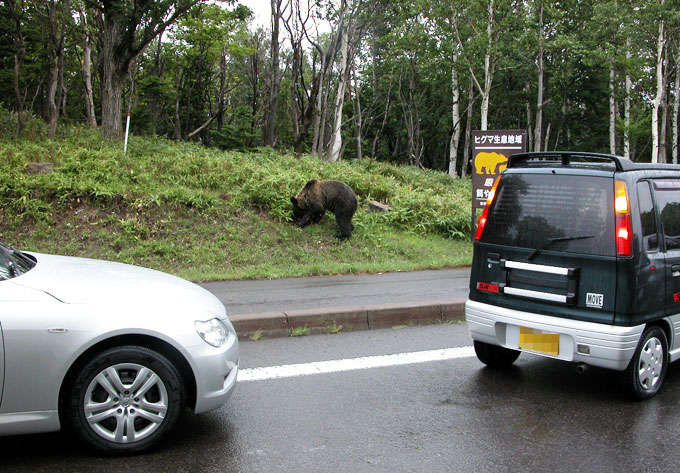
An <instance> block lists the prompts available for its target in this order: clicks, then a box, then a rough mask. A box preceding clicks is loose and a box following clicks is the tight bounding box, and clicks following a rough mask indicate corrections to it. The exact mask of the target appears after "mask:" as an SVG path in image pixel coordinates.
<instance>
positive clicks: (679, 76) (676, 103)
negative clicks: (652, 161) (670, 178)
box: [671, 52, 680, 164]
mask: <svg viewBox="0 0 680 473" xmlns="http://www.w3.org/2000/svg"><path fill="white" fill-rule="evenodd" d="M676 59H677V60H676V64H675V88H674V90H675V97H674V99H673V144H672V151H671V153H672V155H673V164H678V138H679V136H678V135H679V134H680V130H678V127H679V126H680V125H679V124H678V118H679V117H678V115H679V114H680V52H678V53H677V58H676Z"/></svg>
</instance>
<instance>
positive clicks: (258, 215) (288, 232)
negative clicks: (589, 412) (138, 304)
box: [0, 114, 471, 279]
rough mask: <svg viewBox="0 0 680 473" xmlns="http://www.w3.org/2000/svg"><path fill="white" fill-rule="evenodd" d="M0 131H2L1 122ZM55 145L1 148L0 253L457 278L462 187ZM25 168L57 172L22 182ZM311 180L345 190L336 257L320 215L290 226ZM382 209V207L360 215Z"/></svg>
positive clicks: (289, 163)
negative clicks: (453, 270) (348, 226)
mask: <svg viewBox="0 0 680 473" xmlns="http://www.w3.org/2000/svg"><path fill="white" fill-rule="evenodd" d="M0 120H2V117H1V114H0ZM63 135H64V136H63V137H62V138H60V139H54V140H46V139H45V140H35V141H31V140H28V139H23V140H13V139H4V140H0V208H2V212H1V213H0V239H2V240H4V241H6V242H8V243H11V244H13V245H15V246H18V247H23V248H26V249H32V250H34V251H42V252H56V253H61V254H73V255H83V256H94V257H100V258H105V259H115V260H120V261H124V262H129V263H135V264H141V265H145V266H150V267H154V268H158V269H161V270H166V271H170V272H173V273H178V274H181V275H182V276H184V277H188V278H193V279H215V278H229V277H241V278H243V277H282V276H299V275H306V274H333V273H347V272H359V271H385V270H404V269H415V268H428V267H429V268H431V267H442V266H455V265H461V264H467V262H468V261H469V258H470V245H469V243H468V241H467V239H465V240H462V238H464V237H467V236H469V219H470V194H471V186H470V182H469V180H461V179H452V178H450V177H448V176H447V175H445V174H443V173H441V172H436V171H424V170H420V169H416V168H411V167H405V166H395V165H391V164H387V163H382V162H378V161H376V160H373V159H362V160H353V161H340V162H337V163H324V162H322V161H320V160H318V159H315V158H312V157H309V156H300V157H298V156H295V155H292V154H280V153H278V152H276V151H274V150H272V149H270V148H263V149H258V150H256V151H254V152H251V153H247V154H246V153H237V152H225V151H219V150H216V149H210V148H205V147H202V146H200V145H198V144H189V143H174V142H172V141H169V140H166V139H163V138H151V137H138V136H132V137H131V139H130V142H129V148H128V153H127V154H124V153H123V152H122V149H121V148H122V146H121V144H120V143H118V142H112V141H107V140H102V139H101V137H100V136H99V134H98V133H97V132H92V131H88V130H84V129H80V128H78V127H75V128H72V129H67V130H64V131H63ZM30 162H51V163H53V164H54V166H55V167H54V172H52V173H50V174H46V175H28V174H27V173H26V172H25V167H26V165H27V164H28V163H30ZM309 179H338V180H342V181H345V182H347V183H348V184H349V185H350V186H351V187H352V188H353V189H354V190H355V192H356V194H357V196H358V198H359V203H360V205H359V209H358V211H357V213H356V214H355V216H354V220H353V222H354V225H355V227H356V228H355V232H354V235H353V237H352V239H351V240H350V241H349V242H345V243H343V244H338V242H337V240H336V239H335V236H334V235H335V234H336V233H337V225H336V223H335V219H334V218H333V216H332V214H330V213H328V214H327V215H326V216H325V217H324V218H323V219H322V221H321V222H320V224H318V225H311V226H308V227H306V228H304V229H299V228H297V227H296V226H294V225H293V224H292V222H291V213H292V212H291V210H292V208H291V204H290V197H291V196H294V195H296V194H297V192H298V191H299V190H300V189H301V188H302V187H303V186H304V184H305V183H306V182H307V180H309ZM374 199H375V200H379V201H380V202H383V203H385V204H388V205H389V206H390V207H391V210H390V211H388V212H386V213H369V212H368V211H367V210H366V205H367V203H368V201H370V200H374Z"/></svg>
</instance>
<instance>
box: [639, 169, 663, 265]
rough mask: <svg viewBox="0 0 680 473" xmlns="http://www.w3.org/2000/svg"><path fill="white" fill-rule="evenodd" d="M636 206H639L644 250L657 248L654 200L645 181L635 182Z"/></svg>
mask: <svg viewBox="0 0 680 473" xmlns="http://www.w3.org/2000/svg"><path fill="white" fill-rule="evenodd" d="M637 195H638V206H639V207H640V221H641V222H642V242H643V246H644V248H643V249H644V250H645V251H656V250H657V249H659V238H658V235H657V230H656V214H655V213H654V201H652V192H651V191H650V189H649V183H648V182H646V181H643V182H638V183H637Z"/></svg>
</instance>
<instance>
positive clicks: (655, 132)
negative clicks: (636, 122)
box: [652, 0, 665, 163]
mask: <svg viewBox="0 0 680 473" xmlns="http://www.w3.org/2000/svg"><path fill="white" fill-rule="evenodd" d="M661 4H662V5H663V0H662V2H661ZM664 42H665V40H664V21H663V20H661V21H660V22H659V37H658V40H657V47H656V97H655V98H654V105H653V109H652V163H658V162H659V107H660V106H661V99H663V83H664V80H663V52H664Z"/></svg>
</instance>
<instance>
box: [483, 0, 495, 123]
mask: <svg viewBox="0 0 680 473" xmlns="http://www.w3.org/2000/svg"><path fill="white" fill-rule="evenodd" d="M495 15H496V6H495V0H489V20H488V22H487V25H486V35H487V49H486V54H485V55H484V90H483V91H482V131H485V130H488V119H489V98H490V95H491V84H492V83H493V72H494V71H493V65H492V58H491V51H492V47H493V27H494V17H495Z"/></svg>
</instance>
